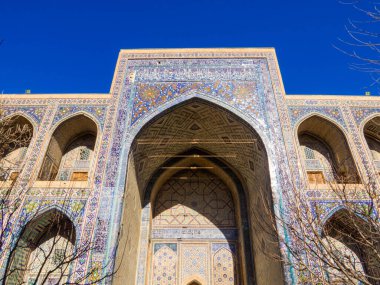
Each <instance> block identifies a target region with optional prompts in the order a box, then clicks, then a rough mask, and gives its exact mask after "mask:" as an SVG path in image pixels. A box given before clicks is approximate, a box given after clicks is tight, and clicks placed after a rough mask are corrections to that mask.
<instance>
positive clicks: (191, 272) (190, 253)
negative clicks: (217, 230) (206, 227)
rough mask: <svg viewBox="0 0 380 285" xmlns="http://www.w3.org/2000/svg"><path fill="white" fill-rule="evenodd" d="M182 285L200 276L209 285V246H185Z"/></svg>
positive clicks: (183, 250)
mask: <svg viewBox="0 0 380 285" xmlns="http://www.w3.org/2000/svg"><path fill="white" fill-rule="evenodd" d="M181 260H182V261H183V262H182V264H181V284H183V283H185V282H186V281H190V280H191V279H193V278H192V277H195V276H200V277H202V279H203V280H206V283H207V284H208V282H209V281H208V280H209V278H210V276H209V260H208V247H207V244H206V245H203V244H183V245H182V252H181Z"/></svg>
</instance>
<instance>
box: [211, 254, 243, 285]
mask: <svg viewBox="0 0 380 285" xmlns="http://www.w3.org/2000/svg"><path fill="white" fill-rule="evenodd" d="M212 270H213V272H212V274H213V280H214V284H215V285H234V284H237V280H236V275H235V268H234V256H233V255H232V252H231V251H229V250H228V249H227V248H225V247H224V248H221V249H219V250H218V251H217V252H216V253H215V254H214V258H213V269H212Z"/></svg>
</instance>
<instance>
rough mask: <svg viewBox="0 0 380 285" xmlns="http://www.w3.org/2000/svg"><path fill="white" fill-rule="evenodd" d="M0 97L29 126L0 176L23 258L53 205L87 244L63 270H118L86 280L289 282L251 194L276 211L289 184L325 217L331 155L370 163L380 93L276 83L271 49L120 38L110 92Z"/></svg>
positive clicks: (371, 168)
mask: <svg viewBox="0 0 380 285" xmlns="http://www.w3.org/2000/svg"><path fill="white" fill-rule="evenodd" d="M321 84H323V82H321ZM1 98H2V99H1V100H2V104H1V109H2V110H3V117H13V116H17V117H18V120H19V121H22V122H24V123H25V124H28V125H29V126H30V127H31V129H32V134H33V135H32V137H31V139H30V142H28V144H27V145H25V146H23V147H22V148H20V149H18V150H15V152H13V153H11V154H9V155H8V158H9V160H12V159H15V160H16V161H18V162H19V163H18V164H17V167H14V169H13V170H12V171H10V172H9V176H7V177H4V178H3V179H2V181H3V182H2V183H3V184H2V185H8V186H9V183H10V181H12V180H15V178H16V177H17V183H16V184H15V186H14V187H15V189H16V190H17V191H19V192H17V191H16V190H15V192H14V193H12V195H14V196H12V195H11V196H12V198H16V196H17V198H19V199H20V203H21V205H22V206H21V207H20V211H19V212H17V215H18V217H19V218H18V219H17V220H18V221H19V222H15V223H13V224H12V226H11V227H10V228H9V229H8V231H10V232H12V234H10V235H9V238H8V239H7V242H8V243H10V244H11V243H13V244H14V247H17V246H20V245H19V244H18V243H17V242H16V240H19V239H21V240H22V239H24V240H26V241H27V244H26V246H24V247H23V249H22V250H19V251H17V250H16V253H13V254H18V256H20V257H19V258H18V259H17V263H18V266H21V267H23V268H27V267H28V264H29V263H30V262H31V259H36V258H38V253H34V251H33V250H34V248H33V247H31V246H29V244H36V243H48V242H49V239H47V238H46V239H42V238H41V236H42V235H43V234H44V229H45V228H47V227H48V226H49V225H51V224H53V223H54V218H52V217H53V216H54V215H56V214H57V213H60V215H62V216H63V217H64V220H65V223H66V225H65V226H64V228H65V232H69V233H70V234H66V235H64V238H66V239H68V240H70V244H72V247H73V248H75V246H77V245H79V244H85V243H89V244H91V245H93V247H92V248H91V250H88V251H86V252H84V253H83V254H81V255H80V256H79V257H78V258H76V259H75V260H74V261H73V262H72V263H71V264H70V267H69V268H67V272H68V273H67V276H66V277H65V278H66V279H65V280H66V281H67V280H69V281H71V282H74V280H87V281H83V284H89V283H85V282H89V280H90V281H91V280H95V279H96V277H97V276H101V275H102V274H106V273H107V272H109V271H110V270H111V271H112V270H115V269H117V270H116V273H114V274H112V276H109V277H107V278H104V279H102V280H101V281H99V282H97V283H99V284H117V285H119V284H137V285H147V284H149V285H153V284H154V285H157V284H160V285H161V284H162V285H165V284H172V285H174V284H176V285H194V284H197V285H206V284H215V285H216V284H218V285H234V284H246V285H249V284H258V285H261V284H297V282H298V281H297V278H298V277H297V274H296V273H295V272H294V271H292V270H291V269H289V267H287V266H285V265H284V264H282V263H281V262H278V261H277V260H275V259H273V258H271V257H270V256H269V255H268V254H267V253H266V252H267V251H266V250H265V249H267V250H269V251H274V252H279V253H280V254H284V253H286V249H284V248H282V246H281V244H273V243H269V242H267V241H268V238H267V236H266V235H267V233H265V232H264V231H262V229H261V228H260V227H259V226H258V220H259V219H262V220H268V221H269V220H270V219H271V217H267V216H266V214H265V211H264V210H263V205H262V200H261V199H262V197H264V199H266V200H269V201H270V203H271V204H273V209H272V211H273V213H272V214H273V216H276V215H277V214H281V213H280V212H279V211H280V210H279V209H285V210H286V209H287V208H288V206H289V205H290V204H291V203H292V200H291V199H290V198H289V197H290V195H289V193H291V192H292V191H294V189H295V187H300V188H302V189H303V190H302V191H305V196H306V197H308V198H307V199H308V202H309V203H310V205H319V206H320V208H321V209H324V211H323V212H319V213H318V214H319V215H322V216H323V217H325V218H326V221H327V220H328V219H333V218H334V216H335V215H336V214H337V213H338V212H339V211H340V210H341V209H340V207H339V206H337V202H336V201H334V198H333V197H332V196H331V195H329V192H328V191H327V190H326V187H327V181H329V180H330V179H331V175H332V174H331V173H332V171H333V169H335V170H336V171H339V173H342V174H345V175H347V176H350V177H356V178H355V179H357V181H352V183H359V182H358V181H360V178H361V177H366V176H368V175H369V174H370V175H373V177H375V176H377V174H378V173H379V172H380V97H371V96H327V95H323V96H322V95H287V94H286V93H285V89H284V86H283V82H282V78H281V73H280V69H279V65H278V61H277V58H276V54H275V51H274V49H272V48H258V49H256V48H243V49H163V50H160V49H157V50H121V51H120V54H119V58H118V61H117V64H116V69H115V73H114V78H113V81H112V86H111V89H110V92H109V93H107V94H11V95H2V96H1ZM343 157H344V159H343ZM21 166H22V167H21ZM7 183H8V184H7ZM316 185H317V186H318V187H316ZM267 215H271V214H270V213H269V214H267ZM67 224H69V226H67ZM57 227H58V226H57ZM58 228H59V227H58ZM55 234H56V235H60V234H61V232H60V230H59V229H58V230H56V232H55ZM277 234H278V235H281V236H285V237H286V236H288V235H287V234H286V228H285V229H281V230H279V231H278V233H277ZM286 238H291V237H289V236H288V237H286ZM9 259H10V254H7V253H6V254H2V255H1V256H0V268H1V271H0V273H1V274H2V275H3V276H5V275H6V273H7V272H8V271H9V270H10V269H12V268H13V267H12V266H15V265H13V264H11V262H9ZM94 268H96V270H95V271H92V270H93V269H94ZM88 272H92V273H91V274H87V273H88ZM33 274H35V272H34V271H33V270H30V271H28V272H27V273H25V274H19V275H18V276H16V277H13V279H12V278H8V281H7V283H6V284H18V283H17V282H20V280H21V281H23V282H26V284H33V278H34V277H33V276H34V275H33ZM49 278H50V279H51V280H50V281H49V280H48V281H49V282H50V283H46V284H64V282H66V281H64V280H63V279H54V278H58V277H54V275H52V276H51V277H49ZM94 278H95V279H94ZM67 282H68V281H67Z"/></svg>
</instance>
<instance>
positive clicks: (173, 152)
mask: <svg viewBox="0 0 380 285" xmlns="http://www.w3.org/2000/svg"><path fill="white" fill-rule="evenodd" d="M189 159H191V161H192V163H193V165H190V164H187V162H189ZM177 164H178V165H177ZM193 166H197V167H206V169H208V170H210V169H209V168H208V167H211V169H214V170H216V169H218V170H217V172H215V173H213V174H214V175H216V176H218V177H219V178H220V179H222V177H226V176H228V177H230V178H229V179H226V180H223V181H224V183H225V184H226V185H228V188H229V189H230V190H231V189H232V190H231V193H233V195H232V196H233V197H234V203H235V204H234V205H235V210H236V213H237V217H238V218H239V221H241V222H238V223H239V225H240V227H239V231H241V232H239V238H240V240H239V242H238V247H239V250H238V252H239V254H238V255H239V256H238V262H239V265H240V266H241V267H240V270H241V271H240V272H239V274H241V277H240V280H239V281H240V282H241V283H239V284H282V283H283V282H284V280H283V273H282V265H281V263H280V262H278V261H276V260H275V259H273V258H271V257H270V255H271V254H273V255H276V254H277V255H278V254H279V248H278V243H277V239H276V237H275V233H273V230H272V229H273V228H270V229H269V228H267V229H265V230H264V229H263V228H262V224H263V223H261V222H262V221H266V222H268V225H269V224H271V223H272V217H273V215H272V213H270V212H268V211H267V210H266V208H265V206H264V204H265V203H263V199H265V200H266V202H268V203H269V204H270V205H272V191H271V182H270V174H269V167H268V157H267V154H266V150H265V147H264V144H263V142H262V140H261V138H260V136H259V135H258V134H257V132H256V131H255V130H254V129H253V128H252V127H251V126H250V125H249V124H247V123H246V122H245V121H244V120H242V119H241V118H240V117H238V116H237V115H235V114H232V113H231V112H229V111H227V110H226V109H224V108H221V107H219V106H217V105H215V104H213V103H210V102H207V101H204V100H201V99H198V98H197V99H191V100H189V101H186V102H183V103H181V104H179V105H177V106H175V107H173V108H171V109H169V110H167V111H165V112H163V113H161V114H159V115H158V116H156V117H155V118H153V119H152V120H151V121H149V122H148V123H147V124H146V125H145V126H144V127H143V128H142V129H141V130H140V132H139V133H138V134H137V136H136V137H135V139H134V141H133V143H132V145H131V150H130V153H129V159H128V170H127V180H126V186H125V195H124V207H123V214H122V221H121V222H122V227H121V241H120V243H119V249H118V252H117V261H116V264H120V270H119V271H118V273H117V274H116V276H115V279H114V283H115V284H123V283H122V282H123V280H125V279H128V280H131V283H132V284H145V283H143V282H148V283H149V282H151V281H150V280H151V279H149V278H151V275H150V273H151V271H150V268H151V263H150V262H151V260H152V259H151V258H152V254H153V253H154V248H152V243H151V241H152V238H151V234H152V231H151V230H152V227H151V225H152V219H153V215H154V214H153V212H152V211H153V208H152V207H154V205H153V204H154V201H155V197H156V195H157V193H159V189H160V187H159V186H158V185H161V182H162V181H166V180H165V179H167V178H168V177H171V176H172V175H174V172H175V171H174V170H175V169H178V168H177V167H179V168H182V167H187V168H188V167H193ZM173 167H174V168H173ZM162 171H164V172H162ZM210 172H212V171H211V170H210ZM226 173H227V174H226ZM228 181H233V182H228ZM233 189H235V190H233ZM238 193H240V194H238ZM240 195H243V197H244V198H242V196H240ZM244 212H245V213H246V215H245V214H244ZM244 217H246V218H244ZM271 225H272V224H271ZM271 230H272V232H271V234H269V232H270V231H271ZM174 239H178V237H177V238H174ZM172 250H173V249H172ZM136 272H137V273H136ZM136 276H137V279H136ZM190 281H191V280H188V281H186V282H190ZM184 282H185V281H184ZM186 282H185V283H184V284H187V283H186ZM149 284H150V283H149ZM202 284H203V283H202ZM206 284H207V282H206Z"/></svg>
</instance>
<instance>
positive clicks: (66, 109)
mask: <svg viewBox="0 0 380 285" xmlns="http://www.w3.org/2000/svg"><path fill="white" fill-rule="evenodd" d="M106 110H107V106H102V105H98V106H96V105H95V106H86V105H84V106H83V105H82V106H81V105H75V106H72V105H67V106H59V108H58V110H57V112H56V114H55V115H54V120H53V125H55V124H56V123H57V122H59V121H61V120H63V119H65V118H67V117H69V116H70V115H72V114H75V113H79V112H84V113H88V114H91V115H93V116H94V118H96V119H97V120H98V122H99V124H100V126H101V127H103V125H104V119H105V115H106Z"/></svg>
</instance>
